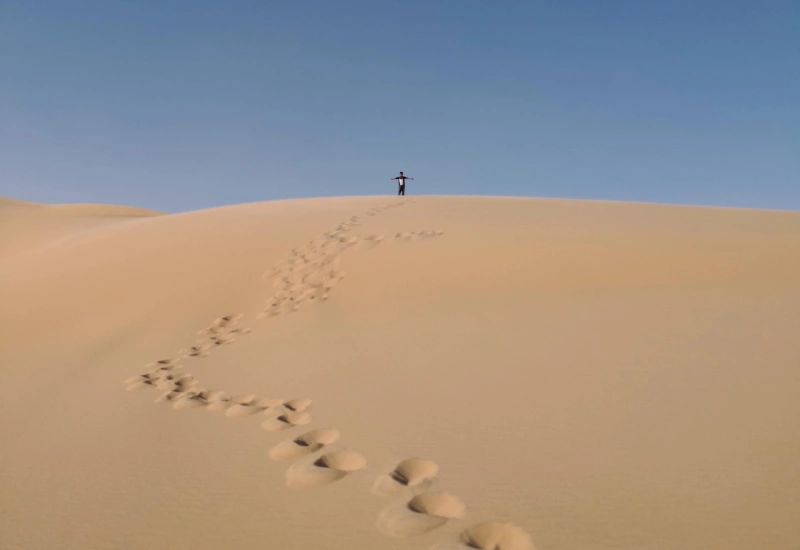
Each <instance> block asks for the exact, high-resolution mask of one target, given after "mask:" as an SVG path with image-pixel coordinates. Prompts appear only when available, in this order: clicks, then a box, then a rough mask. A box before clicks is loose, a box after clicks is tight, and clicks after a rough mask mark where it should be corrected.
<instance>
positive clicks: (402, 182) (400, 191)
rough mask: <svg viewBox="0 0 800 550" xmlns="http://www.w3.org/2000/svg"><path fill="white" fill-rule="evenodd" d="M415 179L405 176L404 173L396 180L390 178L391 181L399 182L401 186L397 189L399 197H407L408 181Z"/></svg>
mask: <svg viewBox="0 0 800 550" xmlns="http://www.w3.org/2000/svg"><path fill="white" fill-rule="evenodd" d="M413 179H414V178H409V177H406V176H404V175H403V173H402V172H400V175H399V176H397V177H396V178H389V180H390V181H391V180H397V184H398V185H399V187H398V188H397V194H398V195H405V194H406V180H413Z"/></svg>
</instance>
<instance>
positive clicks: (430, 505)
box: [377, 493, 467, 538]
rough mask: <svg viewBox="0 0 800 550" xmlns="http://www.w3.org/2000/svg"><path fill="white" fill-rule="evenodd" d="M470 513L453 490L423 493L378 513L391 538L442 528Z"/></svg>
mask: <svg viewBox="0 0 800 550" xmlns="http://www.w3.org/2000/svg"><path fill="white" fill-rule="evenodd" d="M466 513H467V507H466V506H465V505H464V503H463V502H462V501H461V499H459V498H457V497H454V496H453V495H451V494H449V493H423V494H421V495H417V496H415V497H413V498H412V499H411V500H409V501H408V502H403V503H401V504H392V505H390V506H388V507H386V508H384V509H383V510H382V511H381V513H380V514H379V515H378V521H377V527H378V531H380V532H381V533H383V534H384V535H388V536H390V537H398V538H406V537H413V536H416V535H422V534H424V533H427V532H429V531H433V530H434V529H438V528H439V527H441V526H442V525H444V524H445V523H447V522H448V521H449V520H451V519H459V518H462V517H464V515H465V514H466Z"/></svg>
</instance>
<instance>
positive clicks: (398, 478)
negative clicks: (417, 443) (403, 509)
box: [372, 458, 439, 496]
mask: <svg viewBox="0 0 800 550" xmlns="http://www.w3.org/2000/svg"><path fill="white" fill-rule="evenodd" d="M438 473H439V466H438V465H437V464H436V463H435V462H433V461H431V460H422V459H421V458H408V459H406V460H403V461H402V462H400V463H399V464H398V465H397V466H396V467H395V469H394V470H392V471H391V472H389V473H388V474H387V475H383V476H381V477H379V478H378V479H377V480H375V484H374V485H373V487H372V492H373V493H374V494H376V495H381V496H388V495H396V494H398V493H401V492H403V490H404V489H405V488H406V487H412V488H413V487H417V488H421V487H427V486H429V485H430V484H431V482H432V481H433V479H434V478H435V477H436V475H437V474H438Z"/></svg>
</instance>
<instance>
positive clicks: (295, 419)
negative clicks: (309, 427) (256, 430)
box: [261, 411, 311, 432]
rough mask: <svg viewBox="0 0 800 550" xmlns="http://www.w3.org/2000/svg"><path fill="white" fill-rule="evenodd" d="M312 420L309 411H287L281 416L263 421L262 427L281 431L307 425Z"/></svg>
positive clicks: (271, 430) (269, 430)
mask: <svg viewBox="0 0 800 550" xmlns="http://www.w3.org/2000/svg"><path fill="white" fill-rule="evenodd" d="M309 422H311V415H310V414H308V413H307V412H305V411H304V412H287V413H283V414H281V415H279V416H276V417H273V418H268V419H267V420H265V421H264V422H262V423H261V427H262V428H263V429H265V430H267V431H268V432H280V431H283V430H288V429H289V428H294V427H295V426H305V425H306V424H308V423H309Z"/></svg>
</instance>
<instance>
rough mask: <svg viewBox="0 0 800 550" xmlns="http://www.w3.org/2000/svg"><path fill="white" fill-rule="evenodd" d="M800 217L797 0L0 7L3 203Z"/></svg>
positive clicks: (367, 0)
mask: <svg viewBox="0 0 800 550" xmlns="http://www.w3.org/2000/svg"><path fill="white" fill-rule="evenodd" d="M399 170H403V171H405V172H406V174H407V175H409V176H413V177H414V178H416V179H415V181H413V182H409V184H408V191H409V193H410V194H436V195H442V194H480V195H519V196H543V197H572V198H593V199H610V200H628V201H647V202H666V203H684V204H703V205H722V206H751V207H765V208H784V209H800V2H798V0H761V1H758V2H757V1H753V0H748V1H744V0H661V1H650V0H626V1H621V0H563V1H562V0H559V1H555V0H553V1H551V0H547V1H545V0H503V1H492V0H394V1H389V0H359V1H355V0H259V1H237V0H227V1H221V0H220V1H213V2H212V1H208V2H204V1H202V0H186V1H173V0H154V1H146V0H130V1H114V0H97V1H91V2H90V1H81V0H70V1H66V0H64V1H46V0H19V1H10V0H0V195H2V196H10V197H13V198H19V199H25V200H32V201H40V202H49V203H61V202H104V203H118V204H130V205H138V206H144V207H150V208H156V209H160V210H166V211H171V212H174V211H183V210H193V209H197V208H205V207H211V206H217V205H222V204H234V203H241V202H252V201H260V200H269V199H276V198H290V197H311V196H330V195H363V194H383V193H385V194H392V193H395V192H396V187H395V185H394V182H390V181H389V178H390V177H392V176H395V175H397V172H398V171H399Z"/></svg>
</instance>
